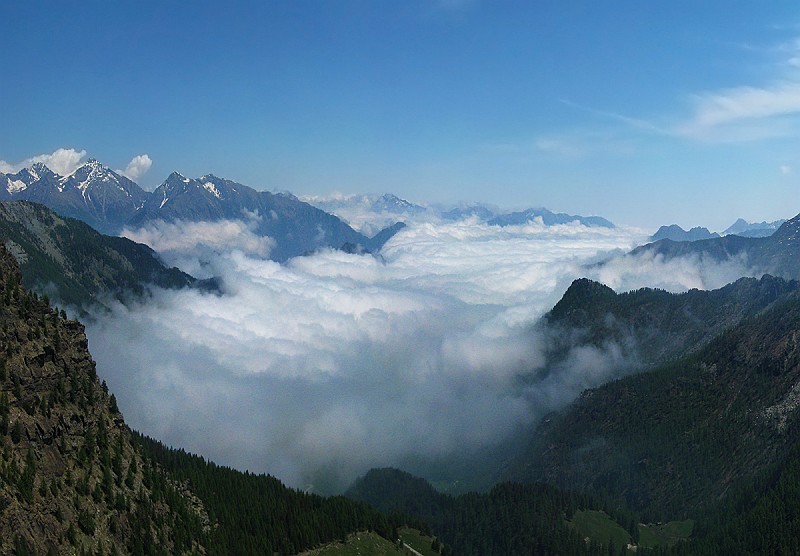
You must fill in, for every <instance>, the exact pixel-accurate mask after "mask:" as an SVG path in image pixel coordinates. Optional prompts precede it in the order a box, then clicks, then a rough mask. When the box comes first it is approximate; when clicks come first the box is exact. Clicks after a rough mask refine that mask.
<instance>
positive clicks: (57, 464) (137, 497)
mask: <svg viewBox="0 0 800 556" xmlns="http://www.w3.org/2000/svg"><path fill="white" fill-rule="evenodd" d="M178 490H179V489H178V487H177V485H173V484H170V482H169V481H168V480H167V479H165V476H164V475H163V474H162V473H161V472H160V471H158V470H157V469H155V468H154V467H153V465H152V464H151V463H149V462H148V461H147V460H146V459H144V458H143V457H142V456H141V454H140V453H138V451H137V449H136V448H135V447H134V444H133V443H132V441H131V433H130V430H129V429H128V428H127V426H126V425H125V423H124V421H123V418H122V415H121V414H120V413H119V411H118V409H117V407H116V401H115V399H114V396H113V395H109V393H108V392H107V390H106V388H105V385H104V384H101V383H100V382H99V380H98V378H97V375H96V372H95V363H94V361H93V360H92V358H91V355H90V354H89V352H88V350H87V340H86V336H85V334H84V329H83V325H81V324H80V323H79V322H77V321H73V320H68V319H66V318H65V317H64V315H63V313H59V312H58V311H56V310H54V309H52V308H51V307H50V306H49V305H47V304H46V303H45V302H44V301H42V300H40V299H39V298H38V297H37V296H36V294H33V293H30V292H28V291H26V290H25V289H24V288H23V287H22V286H21V275H20V272H19V269H18V267H17V264H16V261H15V260H14V258H13V257H12V256H11V255H10V254H9V253H8V252H7V251H6V249H5V248H4V247H3V246H1V245H0V554H11V553H16V554H67V553H70V550H71V549H74V552H72V553H84V552H86V553H92V554H97V553H101V554H117V553H121V554H125V553H140V554H141V553H159V552H164V553H182V552H189V551H191V550H193V549H197V548H198V547H197V546H196V544H193V540H192V539H193V538H197V537H198V536H199V535H198V534H197V532H198V531H202V524H201V522H202V511H200V510H198V509H197V506H196V505H193V504H192V503H191V501H190V498H189V497H188V496H187V495H186V494H179V492H178Z"/></svg>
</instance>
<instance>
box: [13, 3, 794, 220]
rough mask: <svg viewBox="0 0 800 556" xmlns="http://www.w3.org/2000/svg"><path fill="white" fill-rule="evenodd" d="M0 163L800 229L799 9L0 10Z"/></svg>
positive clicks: (144, 180)
mask: <svg viewBox="0 0 800 556" xmlns="http://www.w3.org/2000/svg"><path fill="white" fill-rule="evenodd" d="M0 21H2V22H3V31H2V33H0V64H1V65H2V68H3V70H4V71H3V75H4V78H3V83H2V85H0V126H2V134H0V159H1V160H5V161H7V162H8V163H17V162H19V161H22V160H25V159H27V158H29V157H31V156H34V155H38V154H41V153H49V152H53V151H54V150H56V149H57V148H61V147H65V148H74V149H78V150H86V151H87V153H88V156H93V157H95V158H98V159H100V160H101V161H102V162H104V163H105V164H107V165H109V166H111V167H113V168H124V167H125V165H126V164H127V163H128V161H130V160H131V158H132V157H133V156H135V155H140V154H147V155H148V156H149V157H150V158H151V159H152V161H153V164H152V168H150V170H149V172H147V173H146V174H144V175H143V176H142V177H141V178H140V179H139V180H138V181H139V182H140V183H141V184H142V185H143V186H144V187H146V188H150V189H152V188H153V187H155V186H156V185H158V184H159V183H160V182H161V181H163V179H164V178H165V177H166V176H167V175H168V174H169V172H171V171H172V170H178V171H180V172H181V173H183V174H186V175H190V176H198V175H201V174H203V173H207V172H213V173H215V174H218V175H221V176H224V177H228V178H231V179H235V180H237V181H240V182H242V183H245V184H248V185H251V186H254V187H256V188H259V189H270V190H289V191H292V192H293V193H296V194H310V193H313V194H323V195H324V194H327V193H330V192H334V191H338V192H344V193H355V192H385V191H390V192H393V193H396V194H398V195H400V196H403V197H406V198H409V199H412V200H416V201H445V202H446V201H458V200H461V201H487V202H493V203H496V204H499V205H502V206H507V207H512V208H513V207H520V208H521V207H527V206H545V207H548V208H550V209H552V210H559V211H566V212H574V213H582V214H592V213H593V214H600V215H603V216H606V217H608V218H610V219H612V220H614V221H615V222H617V223H627V224H633V225H640V226H647V227H654V226H657V225H659V224H663V223H672V222H676V223H679V224H681V225H683V226H685V227H687V226H692V225H706V226H709V227H711V228H712V229H721V228H724V227H726V226H727V225H728V224H730V223H731V222H732V221H733V219H735V218H736V217H738V216H743V217H745V218H747V219H749V220H756V219H757V220H762V219H775V218H778V217H790V216H793V215H794V214H796V213H798V212H800V194H799V193H800V5H798V4H797V3H796V2H779V1H775V2H756V1H753V2H744V1H742V2H730V1H729V0H720V1H714V2H689V1H686V2H683V1H674V0H670V1H666V0H665V1H660V2H659V1H641V0H635V1H628V0H620V1H614V2H600V1H594V2H589V1H586V2H573V1H565V0H560V1H541V2H540V1H536V2H534V1H520V2H515V1H504V0H317V1H307V0H292V1H288V0H287V1H282V2H275V1H259V2H248V3H233V2H161V1H159V2H151V1H137V2H123V1H120V2H117V1H114V2H109V1H102V2H77V3H73V2H61V1H56V0H53V1H50V2H36V1H26V0H8V1H6V2H2V3H0Z"/></svg>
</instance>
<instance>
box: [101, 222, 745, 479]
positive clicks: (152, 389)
mask: <svg viewBox="0 0 800 556" xmlns="http://www.w3.org/2000/svg"><path fill="white" fill-rule="evenodd" d="M231 226H233V228H231ZM235 226H236V225H235V224H232V223H229V222H223V223H219V224H218V225H214V224H206V225H204V226H202V227H201V228H198V229H193V230H191V229H188V228H186V227H184V228H183V229H179V228H177V227H176V228H174V229H167V228H164V227H161V228H158V229H150V230H145V231H143V232H141V234H140V235H138V236H135V238H136V239H138V240H147V241H150V242H152V245H154V246H155V247H156V248H157V249H159V250H161V251H162V254H163V255H164V257H165V258H166V259H167V262H169V263H171V264H175V263H180V264H181V265H182V266H183V267H184V268H186V269H187V270H189V271H192V270H197V269H205V271H206V272H209V271H213V273H215V274H219V275H221V276H222V278H223V280H224V292H225V293H224V294H223V295H214V294H210V293H203V292H199V291H191V290H182V291H157V292H156V293H155V295H154V297H153V299H151V300H150V301H148V302H147V303H144V304H139V305H134V306H131V307H124V306H121V305H116V306H114V308H113V310H112V312H111V313H110V314H105V315H99V316H98V317H97V320H96V321H95V322H94V323H93V324H91V325H89V326H88V328H87V334H88V336H89V339H90V349H91V351H92V354H93V355H94V357H95V358H96V359H97V361H98V372H99V374H100V376H101V378H104V379H106V380H107V381H108V384H109V386H110V387H111V389H112V391H114V392H115V393H116V395H117V397H118V399H119V403H120V407H121V408H122V410H123V412H124V413H125V417H126V419H127V420H128V422H129V423H130V424H131V425H132V426H133V427H135V428H137V429H139V430H141V431H143V432H144V433H146V434H149V435H152V436H154V437H156V438H158V439H160V440H162V441H164V442H166V443H167V444H171V445H174V446H181V447H184V448H186V449H188V450H191V451H195V452H199V453H201V454H203V455H204V456H206V457H208V458H211V459H213V460H215V461H217V462H219V463H223V464H228V465H233V466H236V467H239V468H247V469H250V470H253V471H257V472H262V471H263V472H269V473H271V474H273V475H276V476H278V477H279V478H281V479H283V480H284V481H286V482H288V483H289V484H291V485H294V486H304V485H306V484H308V483H314V484H315V485H316V486H317V487H318V488H323V489H338V488H343V487H344V486H346V485H347V484H348V483H349V481H351V480H352V479H353V478H354V477H355V476H357V475H358V474H360V473H363V472H364V471H366V470H367V469H368V468H370V467H372V466H386V465H397V466H399V465H405V464H406V463H407V462H409V461H414V460H415V459H417V460H420V459H421V460H426V459H428V460H431V461H433V460H437V459H444V460H447V459H448V458H450V459H451V460H452V459H458V458H461V459H463V458H464V457H469V454H471V453H472V452H473V451H477V450H482V449H487V448H491V447H492V446H494V445H496V443H498V442H501V441H503V440H504V439H506V438H508V437H509V436H510V435H512V434H513V433H514V432H515V431H518V430H519V428H520V427H522V426H525V425H528V424H530V423H532V422H534V421H535V420H536V419H537V418H539V417H541V415H543V414H544V413H545V412H547V411H549V410H551V409H553V408H556V407H559V406H561V405H563V404H564V403H567V402H568V401H570V400H571V399H573V398H574V397H575V396H576V395H577V394H578V393H580V391H581V390H582V389H584V388H586V387H590V386H596V385H598V384H601V383H603V382H605V381H607V380H609V379H611V378H614V376H617V374H618V373H619V372H620V369H624V365H623V364H622V363H623V362H622V361H621V360H620V357H621V356H620V352H619V349H618V348H617V347H616V346H613V345H612V346H606V348H605V349H596V348H591V349H588V348H581V349H579V350H576V351H575V353H573V354H572V355H571V356H570V361H571V364H570V365H567V366H564V367H563V368H561V369H559V370H558V372H553V373H550V374H549V375H548V376H547V377H546V378H543V379H541V380H538V381H534V382H532V383H529V384H527V385H526V386H522V385H521V384H520V382H519V381H518V376H519V375H520V374H521V373H526V372H529V371H532V370H536V369H538V368H540V367H541V365H542V363H543V355H542V354H543V348H544V345H545V342H546V338H543V337H541V336H539V335H537V334H535V333H534V332H532V327H531V325H532V323H534V322H535V320H536V319H537V318H538V316H540V315H541V314H542V313H543V312H544V311H546V310H548V309H550V308H551V307H552V305H553V304H554V303H555V302H556V301H557V300H558V299H559V298H560V296H561V294H562V293H563V291H564V290H565V289H566V288H567V287H568V285H569V284H570V283H571V281H572V280H573V279H574V278H577V277H580V276H584V275H587V274H588V275H590V276H591V277H595V278H601V279H603V280H604V281H606V282H608V283H611V284H612V285H614V286H616V287H620V286H622V287H625V288H630V287H638V286H643V285H652V286H660V287H669V288H670V289H686V288H689V287H716V286H721V285H722V284H723V283H725V281H727V280H728V278H729V277H728V276H727V270H726V269H719V268H717V267H714V266H713V265H702V264H700V262H699V261H689V262H684V261H673V262H670V263H667V262H664V261H661V260H657V259H654V258H651V259H646V258H645V259H641V260H633V259H631V258H625V257H622V258H619V260H618V261H617V262H615V263H614V264H612V265H604V266H595V267H589V268H586V267H584V266H583V265H584V264H585V263H587V262H593V261H596V260H598V258H601V257H603V256H604V255H603V254H604V253H605V254H607V253H609V252H615V250H616V251H626V250H627V249H629V248H630V247H631V246H632V245H634V244H635V243H637V242H638V241H639V240H641V239H642V234H639V233H638V232H636V231H631V230H624V229H611V230H610V229H599V228H585V227H583V226H578V225H564V226H553V227H545V226H542V225H540V224H536V223H532V224H529V225H526V226H518V227H509V228H498V227H492V226H485V225H478V224H475V223H474V222H473V223H455V224H449V225H419V226H415V227H411V228H410V229H407V230H404V231H403V232H401V233H400V234H398V235H397V236H396V237H395V238H393V239H392V240H391V241H390V242H389V243H388V244H387V245H386V247H385V248H384V250H383V251H382V255H383V257H384V261H380V260H378V259H376V258H372V257H369V256H357V255H348V254H345V253H341V252H335V251H324V252H321V253H317V254H315V255H314V256H310V257H299V258H295V259H293V260H291V261H290V262H289V264H287V265H284V266H281V265H279V264H277V263H274V262H271V261H267V260H264V259H263V258H262V257H260V256H258V255H259V251H258V249H257V248H256V249H254V248H253V247H252V245H251V242H252V241H253V238H252V237H249V236H248V232H247V224H243V228H236V227H235ZM242 230H244V231H242ZM239 231H242V232H241V233H238V232H239ZM179 236H180V237H187V236H191V237H192V239H190V240H189V241H188V242H184V241H183V240H179V239H178V237H179ZM199 237H203V238H216V240H218V241H216V243H214V242H212V243H213V245H214V248H213V249H202V250H198V243H197V241H195V240H196V238H199ZM240 240H241V241H240ZM208 241H211V240H210V239H209V240H208ZM201 243H202V242H201ZM199 258H204V261H200V260H198V259H199ZM192 261H193V262H192ZM704 266H705V267H707V268H706V269H705V270H703V269H698V268H699V267H704ZM692 269H694V270H692ZM729 270H731V272H733V269H729Z"/></svg>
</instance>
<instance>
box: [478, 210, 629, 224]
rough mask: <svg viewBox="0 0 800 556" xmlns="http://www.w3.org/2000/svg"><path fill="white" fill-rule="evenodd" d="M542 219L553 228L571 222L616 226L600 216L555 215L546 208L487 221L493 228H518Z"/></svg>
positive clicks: (510, 214)
mask: <svg viewBox="0 0 800 556" xmlns="http://www.w3.org/2000/svg"><path fill="white" fill-rule="evenodd" d="M538 218H541V220H542V223H543V224H544V225H545V226H553V225H555V224H569V223H570V222H578V223H580V224H583V225H584V226H591V227H602V228H613V227H614V224H612V223H611V222H609V221H608V220H606V219H605V218H602V217H600V216H579V215H572V214H564V213H554V212H551V211H549V210H547V209H545V208H535V209H534V208H532V209H527V210H523V211H520V212H512V213H509V214H502V215H499V216H495V217H494V218H491V219H489V220H488V221H487V224H489V225H492V226H517V225H520V224H527V223H528V222H531V221H533V220H536V219H538Z"/></svg>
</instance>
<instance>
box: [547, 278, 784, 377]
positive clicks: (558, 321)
mask: <svg viewBox="0 0 800 556" xmlns="http://www.w3.org/2000/svg"><path fill="white" fill-rule="evenodd" d="M798 292H800V283H798V282H797V281H794V280H791V281H786V280H784V279H781V278H775V277H773V276H769V275H765V276H763V277H762V278H761V279H755V278H741V279H739V280H737V281H736V282H733V283H732V284H728V285H727V286H724V287H722V288H720V289H717V290H690V291H688V292H684V293H669V292H666V291H664V290H656V289H651V288H642V289H639V290H635V291H632V292H626V293H620V294H617V293H615V292H614V291H613V290H612V289H611V288H609V287H608V286H605V285H603V284H600V283H598V282H594V281H592V280H588V279H586V278H581V279H579V280H575V281H574V282H573V283H572V285H571V286H570V287H569V288H568V289H567V291H566V292H565V293H564V295H563V296H562V298H561V300H560V301H559V302H558V303H557V304H556V305H555V306H554V307H553V309H552V310H550V311H549V312H548V313H547V314H545V315H544V317H543V319H542V321H541V322H540V324H539V328H540V329H542V330H543V331H544V332H546V333H547V334H548V338H549V346H550V347H549V361H550V363H551V364H553V363H556V362H558V361H560V360H561V359H562V358H563V357H564V356H565V355H566V354H567V353H568V352H569V350H570V349H572V348H574V347H575V346H579V345H591V346H596V347H602V346H604V345H607V344H609V343H614V344H616V345H617V346H620V349H621V350H622V351H623V352H624V354H625V356H626V357H627V359H628V360H629V361H630V364H631V365H633V366H634V367H636V368H638V369H646V368H649V367H652V366H653V365H655V364H658V363H663V362H666V361H669V360H673V359H675V358H678V357H682V356H684V355H685V354H687V353H690V352H692V351H695V350H697V349H698V348H700V347H702V346H703V345H705V344H707V343H708V342H709V341H711V340H712V339H713V338H715V337H716V336H717V335H719V334H720V333H721V332H723V331H724V330H726V329H728V328H730V327H732V326H734V325H736V324H738V323H739V322H740V321H741V320H742V319H744V318H746V317H749V316H753V315H756V314H758V313H759V312H761V311H763V310H765V309H766V308H768V307H769V306H770V305H771V304H773V303H775V302H776V301H777V300H779V299H783V298H785V297H786V296H788V295H796V294H798Z"/></svg>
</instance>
